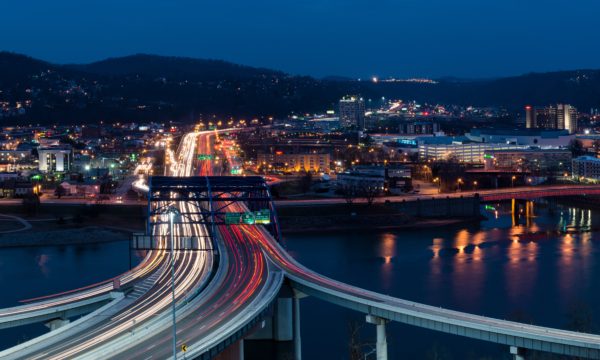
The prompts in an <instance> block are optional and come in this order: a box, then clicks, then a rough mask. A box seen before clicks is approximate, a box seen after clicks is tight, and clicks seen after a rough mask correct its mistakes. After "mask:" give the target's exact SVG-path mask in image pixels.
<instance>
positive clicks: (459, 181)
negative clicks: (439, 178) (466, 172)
mask: <svg viewBox="0 0 600 360" xmlns="http://www.w3.org/2000/svg"><path fill="white" fill-rule="evenodd" d="M456 182H457V183H458V191H461V189H460V184H462V183H463V179H462V178H458V180H457V181H456Z"/></svg>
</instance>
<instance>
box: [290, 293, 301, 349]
mask: <svg viewBox="0 0 600 360" xmlns="http://www.w3.org/2000/svg"><path fill="white" fill-rule="evenodd" d="M292 308H293V320H292V321H293V324H294V360H302V340H301V337H300V296H299V295H298V294H294V297H293V302H292Z"/></svg>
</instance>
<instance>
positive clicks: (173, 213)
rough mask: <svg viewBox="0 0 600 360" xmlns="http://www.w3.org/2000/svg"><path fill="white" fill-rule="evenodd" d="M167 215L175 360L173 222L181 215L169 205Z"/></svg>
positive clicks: (175, 354) (174, 354)
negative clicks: (169, 239) (169, 240)
mask: <svg viewBox="0 0 600 360" xmlns="http://www.w3.org/2000/svg"><path fill="white" fill-rule="evenodd" d="M165 214H168V215H169V235H170V238H171V290H172V294H171V298H172V303H173V359H175V360H176V359H177V328H176V326H177V325H176V322H175V235H174V233H173V222H174V220H175V217H176V216H179V215H181V213H180V212H179V210H178V209H177V208H176V207H175V206H173V205H171V206H169V207H168V208H167V210H166V211H165Z"/></svg>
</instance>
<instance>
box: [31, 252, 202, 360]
mask: <svg viewBox="0 0 600 360" xmlns="http://www.w3.org/2000/svg"><path fill="white" fill-rule="evenodd" d="M187 257H188V258H186V256H184V258H182V259H180V260H178V272H177V273H176V276H177V278H178V279H180V278H186V277H189V274H190V272H191V271H193V269H192V267H191V266H179V265H181V264H186V263H189V255H188V256H187ZM179 269H181V270H179ZM184 296H186V293H185V292H182V291H179V292H178V294H177V301H180V300H181V299H182V298H183V297H184ZM170 299H171V277H170V272H168V271H166V272H165V273H164V274H163V275H162V276H161V278H159V280H158V281H157V283H156V284H155V285H154V286H153V287H152V289H150V291H148V292H147V293H146V294H144V295H143V296H142V297H140V298H138V299H137V300H136V302H135V303H133V304H131V305H130V306H128V307H126V308H124V309H123V310H122V311H121V312H119V313H117V314H115V315H114V316H113V317H111V318H110V319H106V321H104V322H102V323H99V324H97V325H96V326H95V328H94V329H93V330H92V331H87V332H83V333H77V334H74V335H73V336H72V337H69V338H67V339H61V341H60V343H58V344H53V345H52V346H50V347H49V348H45V349H43V350H42V351H40V352H39V353H38V354H30V355H27V358H28V359H34V358H36V357H39V358H40V359H41V358H43V359H50V358H57V359H60V358H65V357H71V356H75V355H78V354H80V353H82V352H87V351H91V350H93V349H95V348H96V347H98V346H100V345H102V344H103V343H105V342H107V341H110V340H111V339H112V338H113V337H114V336H117V335H118V334H119V333H123V332H126V331H130V330H131V329H133V328H136V327H139V326H144V324H145V322H146V321H149V320H151V319H152V317H154V316H157V315H160V314H161V312H163V311H164V310H165V309H166V308H169V307H170V304H171V302H170ZM140 314H142V315H143V317H140Z"/></svg>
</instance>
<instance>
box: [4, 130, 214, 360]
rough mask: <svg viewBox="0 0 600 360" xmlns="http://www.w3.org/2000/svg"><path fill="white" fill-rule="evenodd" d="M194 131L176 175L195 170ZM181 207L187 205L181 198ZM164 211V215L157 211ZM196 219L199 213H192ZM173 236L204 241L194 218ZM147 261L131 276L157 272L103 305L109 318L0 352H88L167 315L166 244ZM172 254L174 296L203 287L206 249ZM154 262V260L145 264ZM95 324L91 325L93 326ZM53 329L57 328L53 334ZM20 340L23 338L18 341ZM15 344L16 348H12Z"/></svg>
mask: <svg viewBox="0 0 600 360" xmlns="http://www.w3.org/2000/svg"><path fill="white" fill-rule="evenodd" d="M198 135H199V134H198V133H192V134H189V135H188V136H186V137H185V138H184V140H183V141H182V144H181V148H180V152H179V159H180V166H177V167H176V169H175V170H174V172H175V173H174V175H176V176H188V175H190V174H192V172H193V159H194V154H195V147H196V141H197V137H198ZM182 204H183V205H181V206H182V207H185V206H189V205H186V204H185V203H182ZM180 211H182V212H192V211H191V209H186V208H181V209H180ZM160 216H162V217H166V216H168V215H166V214H164V215H160ZM192 220H197V219H192ZM155 231H156V233H155V235H159V238H160V239H162V240H161V241H167V240H166V239H167V237H168V236H167V235H168V233H169V229H168V225H165V224H163V225H159V226H158V227H157V229H156V230H155ZM174 234H175V235H176V236H195V239H196V241H199V242H202V241H204V242H207V241H208V237H207V235H208V234H207V231H206V229H205V228H204V227H203V226H201V225H198V224H182V225H178V226H176V227H175V231H174ZM198 247H203V248H211V244H209V243H205V244H198ZM151 253H152V254H153V255H152V256H151V257H150V259H151V260H152V262H151V263H149V262H148V261H144V262H143V263H142V265H141V266H138V267H137V268H136V271H134V272H133V273H132V274H133V276H134V277H135V278H137V277H138V273H139V272H144V273H146V274H147V275H149V274H150V273H151V271H152V270H159V271H160V273H159V276H158V277H157V278H156V279H153V280H154V281H153V282H152V283H150V284H148V283H142V284H141V286H140V287H134V291H133V292H132V293H130V294H128V295H127V296H126V297H125V298H124V300H123V301H124V302H127V303H128V304H127V306H124V307H122V308H121V309H120V311H118V312H116V313H113V312H111V311H112V309H104V310H105V312H108V313H110V316H109V317H107V318H102V315H103V314H102V313H100V314H98V316H96V318H94V319H86V321H85V322H80V323H78V322H77V321H75V322H74V323H73V324H71V325H72V326H65V328H66V330H65V331H55V332H51V333H49V334H47V335H50V336H46V338H45V339H43V341H39V340H36V339H33V340H31V341H30V342H27V343H25V344H24V345H25V346H20V347H17V349H15V348H12V349H13V350H12V351H11V349H8V350H6V351H5V352H3V353H0V357H2V358H5V357H6V358H28V359H42V358H43V359H64V358H73V357H79V356H82V357H85V356H86V354H87V353H89V352H92V351H94V349H97V348H101V347H103V346H104V345H107V344H110V343H111V342H112V341H114V339H116V338H118V337H119V336H122V335H123V334H129V333H132V332H135V331H136V329H139V328H140V327H142V326H146V325H147V324H148V323H150V322H151V321H156V319H157V318H161V317H163V318H169V316H170V312H169V310H170V308H171V307H170V306H171V277H170V271H168V266H167V265H168V264H169V260H170V256H169V254H168V253H167V251H166V250H164V249H163V250H155V251H152V252H151ZM174 256H175V264H176V267H175V279H176V281H175V283H176V290H175V295H176V301H177V302H178V303H181V302H182V301H186V300H187V299H189V297H190V295H191V294H194V291H196V290H198V289H199V288H201V287H202V285H203V284H204V283H205V282H206V281H207V279H208V275H209V274H210V271H211V269H212V261H213V257H212V254H210V252H207V251H187V250H176V251H175V253H174ZM148 265H152V266H148ZM109 286H110V287H112V283H110V284H105V285H102V286H95V287H92V288H91V289H90V290H86V291H83V292H82V291H75V292H73V295H70V296H68V297H67V300H65V301H72V300H73V298H81V297H82V296H90V293H98V292H100V291H106V290H107V289H106V287H109ZM61 299H63V298H62V297H61V298H58V299H56V300H51V301H50V302H42V303H41V304H35V305H34V304H32V305H31V306H30V307H35V306H55V305H56V303H57V302H60V301H61ZM0 314H1V313H0ZM91 325H93V327H91ZM53 333H55V334H53ZM22 345H23V344H22ZM15 350H18V351H15Z"/></svg>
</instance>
